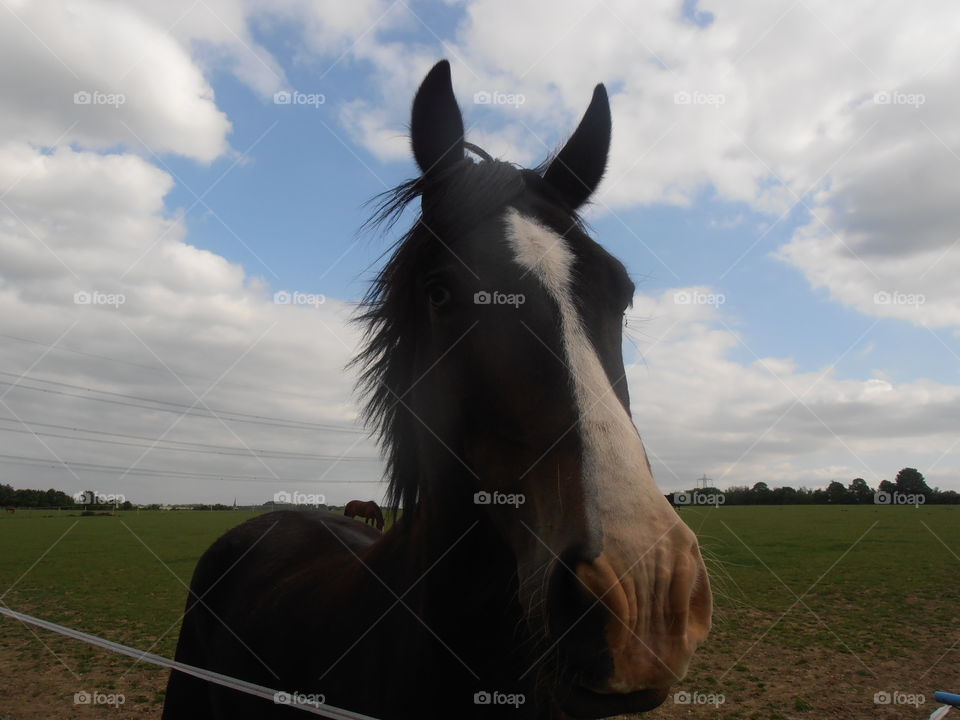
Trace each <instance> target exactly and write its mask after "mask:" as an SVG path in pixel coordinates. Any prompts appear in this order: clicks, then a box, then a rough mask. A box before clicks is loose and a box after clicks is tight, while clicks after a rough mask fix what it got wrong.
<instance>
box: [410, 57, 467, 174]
mask: <svg viewBox="0 0 960 720" xmlns="http://www.w3.org/2000/svg"><path fill="white" fill-rule="evenodd" d="M410 141H411V145H412V146H413V157H414V159H416V161H417V165H419V166H420V170H421V171H422V172H423V174H424V175H426V174H428V173H430V172H436V171H438V170H443V169H444V168H447V167H449V166H450V165H452V164H453V163H455V162H457V161H458V160H462V159H463V116H462V115H461V114H460V107H459V106H458V105H457V98H456V97H455V96H454V94H453V83H452V82H451V81H450V63H449V62H447V61H446V60H441V61H440V62H438V63H437V64H436V65H434V66H433V68H431V70H430V72H428V73H427V76H426V77H425V78H424V79H423V82H422V83H421V84H420V89H419V90H417V95H416V97H414V98H413V111H412V113H411V118H410Z"/></svg>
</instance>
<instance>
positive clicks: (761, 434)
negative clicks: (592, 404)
mask: <svg viewBox="0 0 960 720" xmlns="http://www.w3.org/2000/svg"><path fill="white" fill-rule="evenodd" d="M709 292H710V289H709V288H704V287H701V288H679V289H675V290H668V291H666V292H664V293H663V294H662V295H660V296H658V297H651V296H647V295H639V296H637V297H636V298H635V301H634V309H633V311H632V312H631V320H630V324H631V325H632V326H633V330H631V329H630V328H628V330H627V332H628V335H629V334H631V333H635V330H640V331H641V332H642V334H640V333H635V334H636V335H637V339H638V340H642V342H639V343H638V349H637V354H636V357H635V362H634V363H632V364H630V365H629V366H628V367H627V377H628V380H629V382H630V391H631V396H632V406H633V414H634V421H635V422H636V424H637V427H638V428H639V430H640V434H641V436H642V437H643V438H644V442H645V444H646V446H647V448H648V451H649V452H650V455H651V462H652V463H653V465H654V472H655V476H656V478H657V481H658V482H659V483H660V485H661V487H664V488H666V489H683V488H687V487H690V486H691V484H692V481H693V480H694V479H695V478H697V477H699V476H700V475H701V474H702V473H706V474H707V475H708V476H710V477H711V478H712V479H713V480H714V481H716V482H717V483H718V484H719V485H720V486H721V487H725V486H728V485H731V484H749V485H752V484H753V483H754V482H757V481H760V480H763V481H765V482H768V483H769V484H770V485H771V486H773V485H774V484H781V483H783V484H789V485H792V486H794V487H798V486H800V485H806V486H807V487H817V486H820V485H822V484H825V483H826V482H829V481H830V480H834V479H837V480H841V481H843V482H844V483H847V482H849V481H850V480H851V479H852V478H854V477H863V478H866V479H867V480H868V481H869V482H871V483H872V484H873V485H876V484H877V483H878V482H879V481H880V480H881V479H884V478H886V479H892V478H893V476H894V475H895V474H896V472H897V471H898V470H899V469H900V468H902V467H905V466H910V467H918V468H922V469H923V472H925V473H926V474H927V477H928V480H929V481H930V484H931V485H937V484H939V485H940V486H941V487H942V488H944V489H947V488H954V489H955V488H957V487H958V486H957V481H956V478H957V476H958V473H960V466H958V465H957V462H956V456H955V455H952V454H950V451H951V450H952V448H953V447H954V445H955V444H956V442H957V438H956V432H955V430H954V426H955V423H954V422H952V421H951V417H956V415H957V413H958V412H960V388H958V387H957V386H955V385H944V384H940V383H935V382H931V381H928V380H916V381H913V382H908V383H899V384H894V383H892V382H891V381H889V380H887V379H885V378H883V377H874V378H865V379H844V378H840V377H838V376H837V374H836V372H834V370H833V368H832V367H830V366H829V365H827V366H825V367H823V368H819V369H817V370H815V371H809V372H803V371H800V370H798V368H797V366H796V364H795V363H794V362H793V361H792V360H791V359H790V358H756V359H755V360H754V361H753V362H750V363H747V364H743V363H741V362H738V361H737V360H735V359H734V355H735V352H736V351H743V352H741V353H739V354H741V355H742V354H744V353H745V354H746V355H747V356H753V354H752V351H751V350H750V348H749V347H747V346H746V345H744V344H743V340H742V338H741V337H740V335H739V333H738V332H737V331H736V330H735V326H736V322H735V319H734V318H730V317H727V316H725V314H724V311H723V308H722V306H721V307H720V308H717V307H715V306H710V305H696V304H677V303H676V302H675V300H674V298H675V297H676V295H677V294H678V293H687V294H693V293H700V294H701V295H700V296H701V297H702V296H706V295H708V294H709ZM851 342H853V339H851ZM866 343H867V341H866V340H864V341H862V344H863V345H864V346H865V345H866ZM857 349H858V348H857V347H853V348H851V349H850V351H855V350H857ZM844 350H846V348H837V355H838V356H839V355H840V354H841V353H843V352H844Z"/></svg>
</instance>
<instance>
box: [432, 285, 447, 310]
mask: <svg viewBox="0 0 960 720" xmlns="http://www.w3.org/2000/svg"><path fill="white" fill-rule="evenodd" d="M450 297H451V295H450V291H449V290H448V289H447V288H446V287H445V286H444V285H431V286H430V287H428V288H427V298H428V299H429V300H430V304H431V305H433V307H435V308H441V307H443V306H444V305H446V304H447V303H448V302H450Z"/></svg>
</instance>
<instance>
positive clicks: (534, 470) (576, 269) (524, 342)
mask: <svg viewBox="0 0 960 720" xmlns="http://www.w3.org/2000/svg"><path fill="white" fill-rule="evenodd" d="M610 135H611V114H610V105H609V99H608V96H607V93H606V89H605V88H604V86H603V85H602V84H601V85H597V86H596V87H595V89H594V91H593V96H592V99H591V101H590V103H589V105H588V107H587V110H586V112H585V114H584V115H583V117H582V119H581V121H580V123H579V125H578V126H577V128H576V130H575V131H574V132H573V134H572V135H571V136H570V138H569V139H568V141H567V142H566V143H565V144H564V145H563V146H562V148H561V149H560V150H559V152H558V153H557V154H556V155H555V156H554V157H553V159H552V160H550V161H549V162H545V163H544V164H543V165H541V166H540V167H539V168H536V169H526V168H519V167H517V166H515V165H513V164H510V163H508V162H504V161H501V160H497V159H494V158H492V157H491V156H490V155H489V154H488V153H486V152H485V151H484V150H482V149H481V148H478V147H477V146H475V145H473V144H471V143H468V142H467V140H466V138H465V137H464V124H463V116H462V114H461V111H460V108H459V106H458V104H457V100H456V97H455V95H454V92H453V87H452V82H451V74H450V65H449V64H448V63H447V62H446V61H441V62H439V63H438V64H436V65H435V66H434V67H433V68H432V69H431V70H430V71H429V72H428V73H427V75H426V76H425V78H424V79H423V81H422V83H421V85H420V87H419V89H418V90H417V92H416V94H415V96H414V100H413V106H412V113H411V122H410V136H411V145H412V151H413V157H414V160H415V162H416V164H417V166H418V167H419V170H420V174H419V175H418V176H417V177H416V178H414V179H412V180H409V181H406V182H404V183H403V184H401V185H400V186H398V187H397V188H395V189H393V190H391V191H388V192H387V193H385V194H382V195H381V196H379V201H378V203H377V205H376V207H375V210H374V212H373V214H372V216H371V218H370V219H369V220H368V221H367V222H368V223H372V224H373V225H375V226H379V227H380V228H381V230H382V231H384V232H388V231H389V229H390V227H392V225H393V223H394V222H396V221H397V219H398V217H399V216H400V214H401V213H402V212H403V211H404V209H405V208H407V207H409V206H410V205H411V204H413V203H415V202H418V203H419V214H418V215H417V217H416V219H415V220H414V222H413V225H412V226H411V227H410V228H409V229H408V230H407V231H406V233H404V234H403V235H402V237H400V238H399V240H397V241H396V243H395V245H393V246H392V248H391V249H390V250H389V251H388V253H389V258H388V259H387V260H386V262H385V264H384V265H383V267H382V269H381V270H380V271H379V272H378V274H377V275H376V277H375V278H374V280H373V282H372V285H371V287H370V289H369V290H368V292H367V294H366V295H365V297H364V299H363V303H362V305H361V309H360V310H359V311H358V314H357V316H356V321H357V322H359V323H361V325H362V327H363V328H364V334H363V335H362V345H361V349H360V351H359V353H358V355H357V356H356V358H355V359H354V361H353V362H354V367H356V368H357V372H358V377H359V380H358V390H359V392H360V393H361V397H362V399H363V400H364V412H365V415H364V417H365V419H366V421H367V422H368V423H370V424H371V427H373V428H374V429H375V430H376V431H378V433H379V439H380V441H381V443H382V447H383V450H384V453H385V459H386V479H387V481H388V489H387V493H388V501H389V506H390V507H391V509H393V510H397V509H398V508H402V510H403V512H402V514H400V515H399V516H397V521H396V522H395V523H394V524H393V525H392V526H391V528H390V529H389V530H388V531H387V532H386V533H382V534H381V533H379V532H377V531H376V530H374V529H373V528H371V527H369V526H367V525H366V524H361V523H357V522H354V521H352V520H350V519H348V518H345V517H344V516H342V515H338V514H333V513H326V512H320V511H312V512H292V511H280V512H273V513H267V514H263V515H260V516H257V517H256V518H253V519H251V520H248V521H247V522H245V523H243V524H241V525H239V526H237V527H236V528H234V529H232V530H230V531H229V532H227V533H226V534H225V535H224V536H223V537H221V538H220V539H218V540H217V541H215V542H214V543H213V545H212V546H211V547H210V548H209V549H208V550H207V551H206V552H205V553H204V555H203V556H202V557H201V558H200V560H199V562H198V564H197V567H196V570H195V572H194V575H193V579H192V581H191V586H190V592H189V597H188V599H187V604H186V610H185V616H184V618H183V623H182V627H181V631H180V637H179V640H178V644H177V649H176V659H177V660H179V661H182V662H184V663H189V664H192V665H196V666H201V667H205V668H208V669H211V670H214V671H216V672H219V673H223V674H225V675H228V676H231V677H235V678H241V679H244V680H247V681H250V682H255V683H258V684H261V685H264V686H267V687H272V688H274V689H278V690H280V691H282V692H285V693H289V692H297V693H300V694H302V695H303V696H306V697H307V698H312V700H313V701H314V702H318V703H319V702H323V703H326V704H327V705H330V706H334V707H339V708H343V709H347V710H350V711H354V712H358V713H363V714H366V715H368V716H371V717H375V718H379V719H380V720H392V719H394V718H412V717H418V718H447V717H456V718H481V717H482V718H511V719H513V720H527V719H533V718H536V719H537V720H558V719H562V718H570V717H577V718H598V717H606V716H611V715H617V714H623V713H635V712H643V711H647V710H650V709H652V708H654V707H657V706H658V705H660V704H661V703H662V702H663V701H664V700H665V699H666V697H667V696H668V694H669V691H670V687H671V686H672V685H674V684H675V683H676V682H677V681H679V680H680V679H682V677H683V676H684V675H685V673H686V671H687V668H688V665H689V663H690V661H691V659H692V656H693V654H694V651H695V649H696V648H697V646H698V645H700V644H701V643H702V642H703V641H704V640H705V638H706V637H707V635H708V632H709V630H710V624H711V611H712V599H711V591H710V583H709V580H708V577H707V572H706V568H705V565H704V562H703V559H702V556H701V553H700V549H699V546H698V543H697V538H696V536H695V535H694V533H693V532H692V531H691V530H690V528H689V527H687V525H685V524H684V523H683V521H682V520H681V519H680V517H679V515H678V514H677V513H676V511H675V510H674V508H673V507H671V506H670V504H669V503H668V502H667V501H666V499H665V498H664V496H663V494H662V493H661V492H660V490H658V488H657V486H656V484H655V483H654V480H653V473H652V470H651V467H650V463H649V461H648V459H647V455H646V451H645V449H644V446H643V442H642V441H641V438H640V435H639V433H638V431H637V429H636V426H635V425H634V423H633V419H632V416H631V406H630V397H629V392H628V387H627V381H626V378H625V371H624V366H623V356H622V329H623V316H624V313H625V312H626V310H627V308H628V307H630V306H631V303H632V299H633V295H634V292H635V288H634V285H633V283H632V282H631V281H630V278H629V275H628V273H627V271H626V269H625V267H624V265H623V264H622V263H621V262H620V261H619V260H617V259H616V258H614V257H613V256H612V255H611V254H610V253H608V252H607V251H606V250H604V249H603V248H602V247H601V246H600V244H598V243H597V242H596V241H595V240H594V239H593V238H591V237H590V235H589V234H588V230H587V228H586V226H585V225H584V223H583V221H582V220H581V218H580V215H579V209H580V208H581V207H582V206H583V205H584V204H585V203H586V202H587V201H588V199H589V198H590V196H591V195H592V194H593V192H594V190H595V188H596V187H597V185H598V184H599V182H600V180H601V178H602V176H603V174H604V171H605V168H606V164H607V156H608V152H609V145H610ZM284 697H288V696H284ZM319 707H321V709H322V706H319ZM301 712H302V711H298V710H297V709H295V708H292V707H289V706H287V705H284V704H283V702H282V701H281V702H280V703H271V702H270V701H269V700H263V699H259V698H256V697H252V696H247V695H244V694H242V693H240V692H238V691H236V690H232V689H227V688H223V687H220V686H217V685H213V684H208V683H206V682H204V681H202V680H199V679H197V678H194V677H192V676H189V675H187V674H185V673H181V672H179V671H177V670H174V671H172V673H171V676H170V679H169V684H168V686H167V694H166V701H165V706H164V712H163V717H164V718H166V720H190V719H193V718H204V719H205V720H206V719H210V718H230V719H231V720H238V719H247V718H249V719H252V718H294V717H296V716H297V714H298V713H301Z"/></svg>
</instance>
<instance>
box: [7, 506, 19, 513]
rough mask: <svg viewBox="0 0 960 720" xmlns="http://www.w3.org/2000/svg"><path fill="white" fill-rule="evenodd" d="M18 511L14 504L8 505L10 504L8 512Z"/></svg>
mask: <svg viewBox="0 0 960 720" xmlns="http://www.w3.org/2000/svg"><path fill="white" fill-rule="evenodd" d="M16 511H17V509H16V508H15V507H14V506H13V505H8V506H7V512H8V513H15V512H16Z"/></svg>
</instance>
